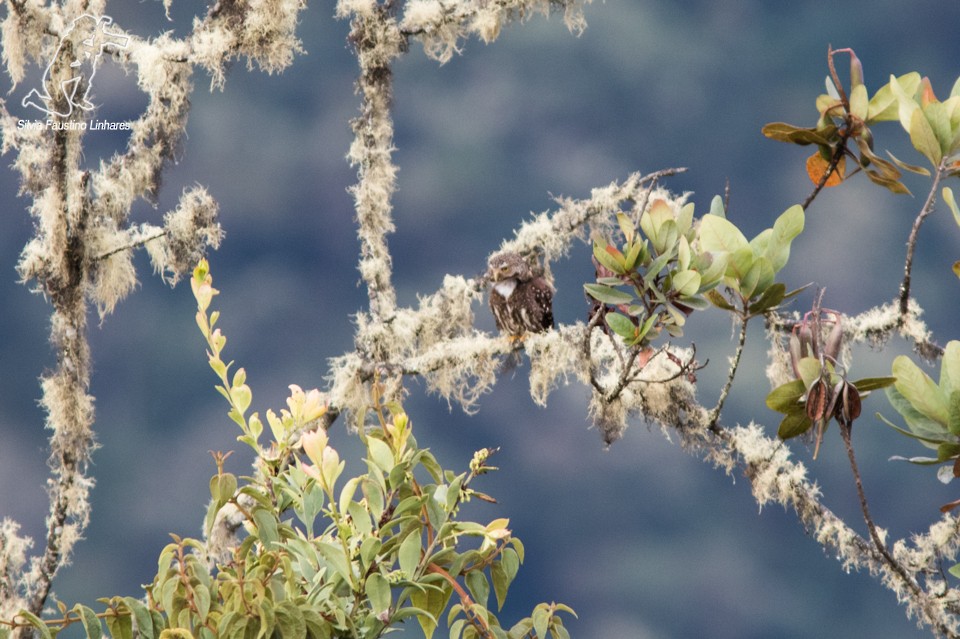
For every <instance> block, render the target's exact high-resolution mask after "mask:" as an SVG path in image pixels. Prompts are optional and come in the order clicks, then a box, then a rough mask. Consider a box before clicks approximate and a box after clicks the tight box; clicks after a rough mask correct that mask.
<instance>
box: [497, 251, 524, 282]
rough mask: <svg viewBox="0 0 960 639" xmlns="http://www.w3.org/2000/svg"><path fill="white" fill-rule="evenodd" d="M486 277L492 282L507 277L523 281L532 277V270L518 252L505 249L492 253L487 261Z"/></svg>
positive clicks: (506, 278) (500, 280)
mask: <svg viewBox="0 0 960 639" xmlns="http://www.w3.org/2000/svg"><path fill="white" fill-rule="evenodd" d="M487 277H489V278H490V280H491V281H493V282H502V281H504V280H509V279H517V280H519V281H521V282H525V281H527V280H529V279H531V278H532V277H533V272H532V271H531V270H530V265H529V264H527V262H526V260H524V259H523V258H522V257H520V254H519V253H514V252H513V251H505V252H503V253H497V254H496V255H493V256H492V257H491V258H490V261H489V262H487Z"/></svg>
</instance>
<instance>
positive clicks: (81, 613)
mask: <svg viewBox="0 0 960 639" xmlns="http://www.w3.org/2000/svg"><path fill="white" fill-rule="evenodd" d="M72 611H73V612H74V613H76V614H77V616H78V617H80V623H82V624H83V629H84V631H85V632H86V633H87V637H88V639H100V637H102V636H103V628H102V627H101V626H100V620H99V619H97V613H95V612H94V611H93V610H91V609H90V608H88V607H87V606H83V605H81V604H76V605H75V606H74V607H73V609H72Z"/></svg>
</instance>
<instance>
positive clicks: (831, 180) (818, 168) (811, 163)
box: [807, 151, 847, 187]
mask: <svg viewBox="0 0 960 639" xmlns="http://www.w3.org/2000/svg"><path fill="white" fill-rule="evenodd" d="M846 163H847V162H846V158H844V157H842V156H841V158H840V161H839V162H837V167H836V168H835V169H834V170H833V172H832V173H831V174H830V177H828V178H827V181H826V182H825V183H824V186H827V187H829V186H836V185H838V184H840V183H841V182H843V173H844V169H845V167H846ZM829 168H830V162H829V161H828V160H824V159H823V156H822V155H820V152H819V151H817V152H816V153H814V154H813V155H811V156H810V157H809V158H807V175H809V176H810V181H811V182H813V183H814V184H820V180H822V179H823V174H824V173H826V172H827V169H829Z"/></svg>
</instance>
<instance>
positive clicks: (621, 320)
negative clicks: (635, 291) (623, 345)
mask: <svg viewBox="0 0 960 639" xmlns="http://www.w3.org/2000/svg"><path fill="white" fill-rule="evenodd" d="M604 319H605V320H606V322H607V326H609V327H610V330H612V331H613V332H614V333H616V334H617V335H619V336H620V337H622V338H623V339H625V340H631V339H633V338H634V337H635V336H636V332H637V327H636V326H635V325H634V323H633V322H632V321H631V320H630V318H629V317H627V316H626V315H622V314H620V313H607V315H606V317H605V318H604Z"/></svg>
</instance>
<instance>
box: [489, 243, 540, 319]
mask: <svg viewBox="0 0 960 639" xmlns="http://www.w3.org/2000/svg"><path fill="white" fill-rule="evenodd" d="M487 277H488V278H489V279H490V281H491V282H492V283H493V288H491V289H490V310H491V311H492V312H493V318H494V319H495V320H496V322H497V328H498V329H499V330H500V332H501V333H505V334H507V335H509V336H510V337H514V338H516V337H520V336H522V335H523V334H524V333H542V332H543V331H546V330H547V329H550V328H553V287H552V286H550V284H549V283H548V282H547V280H546V279H544V278H543V276H541V275H535V274H534V272H533V270H532V269H531V268H530V265H529V264H527V262H526V261H525V260H524V259H523V258H522V257H520V255H519V254H518V253H513V252H509V251H508V252H504V253H497V254H496V255H494V256H493V257H491V258H490V261H489V263H488V268H487Z"/></svg>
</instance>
